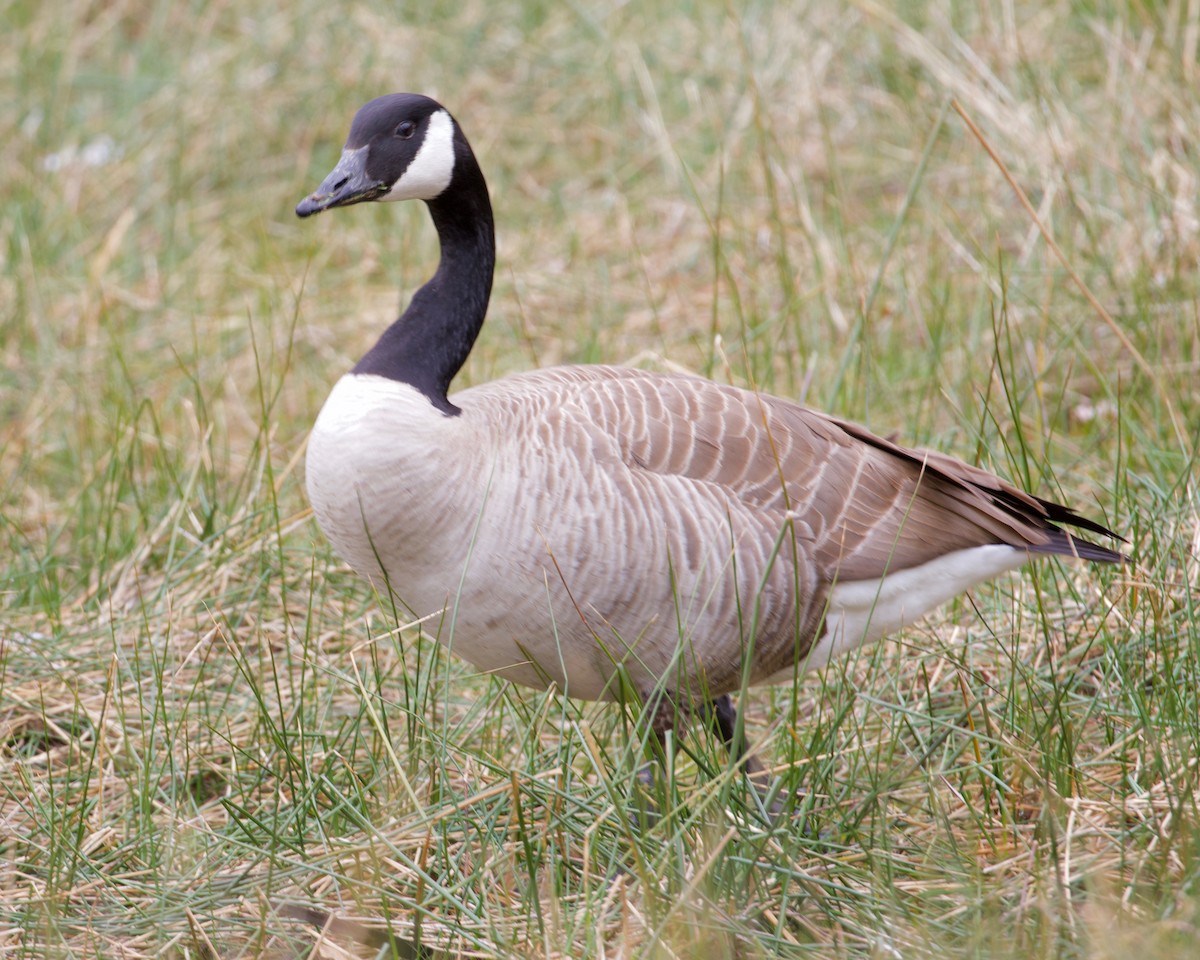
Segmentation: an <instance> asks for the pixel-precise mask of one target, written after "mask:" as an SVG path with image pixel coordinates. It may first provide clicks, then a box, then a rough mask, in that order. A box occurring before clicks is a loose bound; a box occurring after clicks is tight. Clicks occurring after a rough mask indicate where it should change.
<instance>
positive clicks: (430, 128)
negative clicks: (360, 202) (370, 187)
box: [379, 110, 454, 200]
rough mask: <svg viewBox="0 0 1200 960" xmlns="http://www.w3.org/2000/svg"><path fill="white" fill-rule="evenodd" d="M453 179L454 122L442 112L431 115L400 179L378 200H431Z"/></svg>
mask: <svg viewBox="0 0 1200 960" xmlns="http://www.w3.org/2000/svg"><path fill="white" fill-rule="evenodd" d="M453 176H454V121H453V120H451V119H450V114H448V113H447V112H446V111H445V110H438V111H437V112H436V113H434V114H431V115H430V117H429V122H428V123H427V124H426V126H425V139H424V140H423V141H422V142H421V149H419V150H418V151H417V155H416V156H415V157H413V162H412V163H410V164H409V165H408V169H407V170H405V171H404V173H403V174H402V175H401V177H400V179H399V180H397V181H396V182H395V183H394V184H393V185H392V189H391V190H389V191H388V192H387V193H385V194H384V195H383V196H382V197H380V198H379V199H380V200H432V199H434V198H435V197H438V196H440V195H441V193H442V191H443V190H445V189H446V188H447V187H448V186H450V180H451V178H453Z"/></svg>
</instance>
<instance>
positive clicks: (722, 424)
mask: <svg viewBox="0 0 1200 960" xmlns="http://www.w3.org/2000/svg"><path fill="white" fill-rule="evenodd" d="M399 200H423V201H424V202H425V204H426V206H427V208H428V210H429V214H430V216H431V217H432V220H433V223H434V226H435V227H436V230H437V235H438V240H439V243H440V248H441V249H440V260H439V264H438V267H437V272H436V273H435V274H434V275H433V277H432V278H431V279H430V280H429V281H428V282H427V283H425V285H424V286H422V287H421V288H420V289H419V290H418V291H417V292H416V293H415V294H414V295H413V297H412V299H411V301H410V303H409V305H408V307H407V309H405V310H404V311H403V313H402V315H401V316H400V317H399V319H397V320H396V321H395V322H394V323H392V324H391V325H390V326H389V327H388V328H387V329H386V330H384V331H383V333H382V335H381V336H380V338H379V340H378V341H377V342H376V343H375V345H374V346H373V347H371V348H370V349H369V350H368V351H367V352H366V354H365V355H364V356H363V357H362V359H361V360H359V361H358V363H357V364H356V365H355V366H354V367H353V368H352V369H351V370H350V372H349V373H347V374H345V375H344V376H342V378H341V379H340V380H338V381H337V383H336V384H335V385H334V387H333V389H332V391H331V393H330V394H329V396H328V399H327V400H326V401H325V404H324V406H323V407H322V408H321V411H320V413H319V415H318V416H317V419H316V422H315V424H314V425H313V428H312V431H311V434H310V436H309V439H308V450H307V457H306V484H307V491H308V496H309V500H310V502H311V504H312V508H313V511H314V513H315V516H316V519H317V521H318V523H319V525H320V528H321V530H322V531H323V532H324V534H325V536H326V537H327V538H328V539H329V540H330V541H331V543H332V545H333V547H334V548H335V550H336V551H337V553H338V554H340V555H341V557H342V558H343V559H344V560H346V561H347V562H348V563H349V564H350V566H351V567H353V568H354V570H356V571H357V572H358V573H359V574H361V575H362V576H364V577H366V578H367V579H368V580H369V581H370V582H371V583H372V584H373V585H374V587H375V589H376V590H377V591H379V594H380V596H384V597H388V598H390V599H391V600H393V601H395V602H398V603H399V604H401V605H402V607H403V608H404V609H405V610H407V611H408V612H409V613H411V615H412V616H413V618H414V620H415V621H419V622H421V623H423V624H425V625H426V626H427V627H430V628H431V629H434V628H436V635H437V639H438V641H439V642H441V643H443V644H444V645H445V646H446V647H447V648H448V649H450V650H451V651H452V652H453V653H454V654H456V655H457V656H459V657H461V658H463V659H465V660H467V661H468V662H470V663H471V664H473V665H474V666H475V667H476V668H478V669H479V670H480V671H483V672H485V673H489V674H494V675H496V676H499V677H503V678H507V679H508V680H511V681H514V682H516V683H518V684H523V685H527V686H531V687H536V688H547V687H549V686H551V685H553V686H555V687H557V688H558V690H559V691H561V692H562V693H563V694H565V695H568V696H571V697H578V698H584V699H589V700H605V699H610V700H611V699H617V698H621V697H624V696H626V695H628V693H629V691H630V690H632V691H633V692H634V693H636V694H637V695H639V696H641V697H643V698H646V699H647V702H648V703H651V704H657V706H654V707H653V709H654V710H655V711H656V712H655V713H654V714H653V715H652V720H653V723H652V726H653V729H654V731H655V733H656V734H657V735H658V736H659V738H660V741H661V742H664V743H665V742H666V741H665V734H666V731H667V730H668V729H671V728H672V727H674V726H675V725H676V724H679V725H680V730H679V733H680V734H681V733H682V725H683V724H684V722H685V721H686V719H687V717H688V715H690V714H692V713H695V714H696V715H698V716H701V717H704V718H706V719H707V720H708V721H709V722H710V723H711V724H712V725H713V726H714V728H715V729H716V730H717V731H718V732H719V734H720V736H721V738H722V739H723V741H724V743H725V745H726V746H727V747H728V748H729V750H730V752H731V754H733V755H735V756H736V757H737V758H738V759H739V760H746V761H747V763H748V762H750V761H753V759H754V758H753V757H749V758H747V757H745V753H746V745H745V741H744V739H742V738H741V733H740V727H739V725H738V722H737V714H736V710H735V708H734V706H733V703H732V700H731V698H730V695H731V694H733V693H735V692H740V691H742V690H743V689H745V688H746V687H748V686H753V685H759V684H771V683H789V682H793V681H794V679H795V678H796V677H797V676H798V675H799V673H800V672H802V671H805V670H811V669H814V668H817V667H820V666H823V665H824V664H826V663H828V662H829V661H830V660H831V659H832V658H834V657H836V656H838V655H840V654H844V653H845V652H847V651H849V650H852V649H854V648H856V647H858V646H860V645H862V644H866V643H870V642H872V641H875V640H877V639H879V638H880V637H883V636H885V635H886V634H889V633H892V632H894V631H896V630H898V629H900V628H902V627H904V626H906V625H908V624H911V623H913V622H914V621H916V620H917V619H918V618H920V617H921V616H922V615H924V614H926V613H927V612H929V611H931V610H933V609H934V608H936V607H938V606H939V605H941V604H943V603H945V602H946V601H948V600H950V599H951V598H953V597H954V596H956V595H958V594H960V593H962V592H964V591H966V590H968V589H970V588H971V587H973V586H975V585H976V584H978V583H980V582H982V581H985V580H987V579H989V578H992V577H996V576H998V575H1000V574H1003V573H1005V572H1007V571H1011V570H1014V569H1016V568H1017V567H1020V566H1021V565H1022V564H1024V563H1026V562H1027V561H1028V560H1030V559H1031V558H1033V557H1036V556H1039V555H1052V554H1053V555H1060V556H1065V557H1074V558H1077V559H1081V560H1086V561H1095V562H1101V563H1119V562H1122V561H1124V560H1125V559H1126V558H1125V557H1124V556H1123V555H1122V554H1121V553H1120V552H1118V551H1116V550H1113V549H1110V548H1108V547H1106V546H1102V545H1100V544H1098V543H1095V542H1093V541H1092V540H1089V539H1085V538H1084V537H1082V536H1079V535H1077V534H1074V533H1071V532H1068V531H1067V530H1064V529H1063V527H1064V525H1065V526H1071V527H1075V528H1076V529H1078V530H1083V531H1086V532H1088V533H1091V534H1097V535H1100V536H1101V537H1109V538H1113V539H1116V540H1120V538H1119V537H1118V536H1117V535H1116V534H1114V533H1113V532H1112V531H1110V530H1108V529H1106V528H1105V527H1104V526H1102V525H1101V524H1099V523H1096V522H1094V521H1092V520H1089V519H1086V518H1084V517H1082V516H1080V515H1078V514H1076V513H1075V512H1073V511H1072V510H1071V509H1069V508H1067V507H1065V506H1062V505H1060V504H1057V503H1054V502H1052V501H1049V500H1044V499H1041V498H1039V497H1036V496H1032V495H1030V494H1028V493H1025V492H1024V491H1022V490H1020V489H1018V488H1017V487H1015V486H1013V485H1011V484H1009V483H1007V482H1006V481H1004V480H1002V479H1000V478H999V477H996V476H994V475H992V474H990V473H988V472H986V471H984V470H982V469H979V468H977V467H974V466H971V465H969V464H966V463H964V462H962V461H959V460H957V459H954V458H952V457H950V456H947V455H945V454H941V453H937V452H933V451H929V450H923V449H914V448H908V447H903V446H900V445H899V444H897V443H895V442H892V441H891V440H887V439H884V438H882V437H878V436H875V435H874V434H872V433H871V432H870V431H869V430H867V429H866V428H864V427H862V426H859V425H857V424H854V423H850V422H847V421H844V420H840V419H837V418H835V417H832V416H827V415H825V414H823V413H818V412H815V411H812V410H809V409H807V408H805V407H803V406H801V405H799V404H797V403H793V402H792V401H789V400H787V399H783V398H780V397H776V396H771V395H768V394H765V393H761V392H757V391H753V390H747V389H740V388H738V387H735V386H727V385H724V384H719V383H716V382H713V381H711V380H708V379H704V378H701V377H698V376H689V375H685V374H679V373H661V372H650V371H646V370H641V369H633V368H629V367H622V366H598V365H595V366H593V365H581V366H559V367H553V368H547V369H540V370H536V371H532V372H527V373H520V374H516V375H512V376H507V377H504V378H502V379H499V380H496V381H493V382H489V383H484V384H482V385H479V386H473V387H471V388H469V389H465V390H461V391H458V392H456V393H454V394H451V393H450V392H449V390H450V385H451V383H452V381H453V380H454V377H455V375H456V374H457V373H458V372H459V369H460V368H461V367H462V365H463V363H464V362H465V361H466V359H467V356H468V354H469V353H470V351H471V348H472V346H473V345H474V343H475V340H476V337H477V336H478V335H479V332H480V329H481V327H482V324H483V321H484V316H485V313H486V311H487V307H488V301H489V298H490V295H491V288H492V275H493V270H494V266H495V260H496V250H495V237H494V225H493V218H492V208H491V202H490V200H489V196H488V188H487V185H486V183H485V181H484V177H483V173H482V172H481V170H480V167H479V164H478V163H477V161H476V158H475V155H474V153H473V152H472V150H471V147H470V145H469V144H468V142H467V139H466V137H465V136H464V135H463V132H462V129H461V128H460V127H459V125H458V123H457V122H456V121H455V119H454V118H453V117H452V116H451V115H450V113H449V112H448V111H447V110H446V109H445V108H444V107H443V106H442V105H441V104H439V103H438V102H436V101H435V100H432V99H430V98H428V97H425V96H421V95H417V94H410V93H397V94H391V95H388V96H382V97H378V98H376V99H374V100H371V101H370V102H369V103H367V104H366V105H365V106H363V107H362V108H361V109H360V110H359V111H358V112H357V114H356V115H355V117H354V119H353V122H352V123H351V126H350V133H349V137H348V139H347V140H346V143H345V147H344V148H343V150H342V154H341V158H340V159H339V160H338V162H337V165H336V166H335V167H334V169H333V171H332V172H331V173H330V174H329V175H328V176H327V177H326V178H325V179H324V180H323V181H322V183H321V185H320V186H319V187H318V188H317V189H316V191H315V192H314V193H312V194H310V195H309V196H308V197H306V198H305V199H304V200H302V201H301V202H300V203H299V205H298V206H297V207H296V214H297V215H298V216H300V217H310V216H313V215H314V214H317V213H319V212H321V211H323V210H328V209H331V208H333V207H346V206H350V205H352V204H356V203H363V202H367V201H399ZM431 625H432V626H431ZM651 697H654V698H655V699H654V700H653V701H651V700H650V699H649V698H651Z"/></svg>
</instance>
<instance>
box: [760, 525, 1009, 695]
mask: <svg viewBox="0 0 1200 960" xmlns="http://www.w3.org/2000/svg"><path fill="white" fill-rule="evenodd" d="M1028 559H1029V554H1028V553H1026V552H1025V551H1024V550H1019V549H1017V548H1016V547H1010V546H1007V545H1004V544H992V545H989V546H986V547H970V548H968V549H966V550H956V551H954V553H947V554H946V555H945V556H941V557H938V558H937V559H936V560H930V561H929V562H928V563H923V564H921V566H919V567H912V568H910V569H908V570H900V571H897V572H896V573H893V574H890V575H888V576H886V577H884V578H883V579H882V580H856V581H853V582H851V583H839V584H838V585H837V586H835V587H834V588H833V590H831V591H830V594H829V610H828V612H827V613H826V615H825V632H824V634H822V636H821V639H820V640H819V641H817V642H816V643H815V644H813V647H812V650H810V651H809V654H808V656H807V657H806V658H805V659H804V662H803V663H802V664H801V667H802V669H805V670H815V669H817V668H818V667H823V666H825V664H827V663H828V662H829V661H830V660H832V659H833V658H834V657H837V656H840V655H841V654H843V653H846V652H847V651H849V650H853V649H854V648H855V647H858V646H861V645H862V644H864V643H872V642H873V641H875V640H878V639H879V638H880V637H883V636H886V635H887V634H889V633H892V632H894V631H896V630H899V629H900V628H901V627H904V626H907V625H908V624H910V623H913V622H915V621H916V620H919V619H920V618H921V617H922V616H924V615H925V614H926V613H928V612H929V611H930V610H933V609H935V608H936V607H939V606H941V605H942V604H943V603H945V602H946V601H947V600H949V599H951V598H952V597H956V596H958V594H960V593H963V592H964V591H966V590H969V589H970V588H971V587H973V586H975V585H976V584H977V583H982V582H983V581H984V580H987V579H989V578H991V577H994V576H996V575H997V574H1001V573H1004V572H1006V571H1008V570H1015V569H1016V568H1017V567H1019V566H1020V565H1021V564H1023V563H1024V562H1025V561H1026V560H1028ZM789 675H790V671H789ZM772 679H774V678H772ZM780 679H781V680H782V679H784V678H783V677H780Z"/></svg>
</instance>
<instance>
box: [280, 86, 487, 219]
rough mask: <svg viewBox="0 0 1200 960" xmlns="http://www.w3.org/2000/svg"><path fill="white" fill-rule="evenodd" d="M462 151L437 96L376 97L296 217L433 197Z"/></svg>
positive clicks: (463, 147)
mask: <svg viewBox="0 0 1200 960" xmlns="http://www.w3.org/2000/svg"><path fill="white" fill-rule="evenodd" d="M463 150H466V151H467V152H468V153H469V151H470V148H469V147H467V146H466V141H465V140H464V139H463V137H462V134H461V133H460V132H459V130H458V124H456V123H455V122H454V119H453V118H452V117H451V116H450V114H449V113H448V112H447V111H446V109H445V107H443V106H442V105H441V104H440V103H438V102H437V101H436V100H432V99H430V98H429V97H423V96H420V95H419V94H413V93H393V94H389V95H387V96H383V97H376V98H375V99H374V100H372V101H370V102H369V103H367V104H365V105H364V106H363V107H362V108H361V109H360V110H359V111H358V113H357V114H356V115H355V117H354V122H353V123H352V124H351V125H350V135H349V137H347V138H346V145H345V147H343V148H342V156H341V159H340V160H338V162H337V166H336V167H334V168H333V170H332V171H331V172H330V174H329V175H328V176H327V177H326V178H325V179H324V180H323V181H322V182H321V185H320V186H319V187H317V189H316V190H315V191H314V192H313V193H311V194H309V195H308V196H307V197H305V198H304V199H303V200H301V201H300V203H299V204H298V205H297V206H296V215H297V216H300V217H311V216H312V215H313V214H316V213H320V212H321V211H322V210H328V209H330V208H331V207H348V206H350V205H351V204H354V203H363V202H366V201H368V200H435V199H437V198H438V197H439V196H441V195H442V194H443V193H444V192H445V191H446V189H447V187H449V186H450V183H451V181H452V180H453V179H454V172H455V167H456V165H457V162H458V155H459V153H460V152H461V151H463Z"/></svg>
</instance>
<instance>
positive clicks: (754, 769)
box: [701, 693, 783, 819]
mask: <svg viewBox="0 0 1200 960" xmlns="http://www.w3.org/2000/svg"><path fill="white" fill-rule="evenodd" d="M701 714H702V715H703V716H704V717H705V718H706V719H707V720H708V722H709V723H710V724H711V725H712V729H713V730H714V731H715V732H716V734H717V735H718V736H719V737H720V738H721V742H722V743H724V744H725V749H726V750H728V751H729V756H730V757H731V758H732V759H733V762H734V764H736V765H737V766H739V767H741V769H742V770H744V771H745V772H746V776H747V777H748V778H749V779H750V782H751V783H752V784H753V785H754V789H755V790H756V791H757V792H758V795H759V796H760V797H761V798H762V800H763V802H764V803H767V801H768V798H769V797H770V794H771V781H770V777H769V775H768V774H767V771H766V769H765V768H764V767H763V765H762V763H761V762H760V761H759V759H758V758H757V757H754V756H751V755H750V744H749V743H748V742H747V740H746V732H745V730H739V729H738V723H737V708H736V707H735V706H734V705H733V701H732V700H731V699H730V698H729V694H727V693H726V694H723V695H722V696H719V697H717V698H716V699H715V700H712V701H710V702H709V703H707V704H705V705H704V706H703V707H702V708H701ZM767 812H768V813H769V814H770V815H771V818H772V819H775V818H777V817H778V816H779V815H780V814H781V813H782V812H783V807H782V805H781V804H780V802H779V798H778V797H777V798H775V799H774V800H772V801H770V803H769V805H768V807H767Z"/></svg>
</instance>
